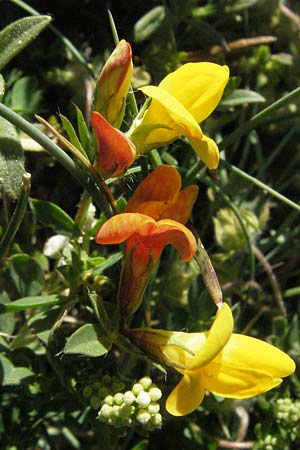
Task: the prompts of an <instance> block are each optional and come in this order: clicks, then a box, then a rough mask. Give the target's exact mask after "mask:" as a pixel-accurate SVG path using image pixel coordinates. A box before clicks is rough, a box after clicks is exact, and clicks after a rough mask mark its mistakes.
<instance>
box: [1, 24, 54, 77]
mask: <svg viewBox="0 0 300 450" xmlns="http://www.w3.org/2000/svg"><path fill="white" fill-rule="evenodd" d="M51 20H52V19H51V17H50V16H35V17H24V18H23V19H20V20H17V21H15V22H13V23H12V24H10V25H8V26H7V27H6V28H4V29H3V30H2V31H1V32H0V70H2V69H3V67H4V66H6V64H7V63H8V62H9V61H10V60H11V59H13V58H14V57H15V56H16V55H17V54H18V53H19V52H20V51H21V50H23V48H24V47H26V45H28V44H29V43H30V42H31V41H32V40H33V39H34V38H36V37H37V36H38V35H39V33H40V32H41V31H43V29H44V28H45V27H46V26H47V25H48V24H49V23H50V22H51Z"/></svg>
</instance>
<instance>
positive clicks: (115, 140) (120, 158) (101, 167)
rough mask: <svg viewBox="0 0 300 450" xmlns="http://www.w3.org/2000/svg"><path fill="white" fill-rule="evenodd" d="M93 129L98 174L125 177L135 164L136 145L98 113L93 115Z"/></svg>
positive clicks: (105, 176) (107, 176) (106, 176)
mask: <svg viewBox="0 0 300 450" xmlns="http://www.w3.org/2000/svg"><path fill="white" fill-rule="evenodd" d="M92 127H93V130H94V133H95V135H96V139H97V143H98V150H97V151H96V161H95V162H96V168H97V170H98V172H99V173H100V174H101V175H102V176H103V177H104V178H109V177H118V176H121V175H123V173H124V172H126V170H127V168H128V167H129V166H131V164H132V163H133V162H134V159H135V153H136V152H135V146H134V144H133V143H132V142H131V141H130V140H129V139H128V138H127V137H126V136H125V134H124V133H122V132H121V131H120V130H117V129H116V128H114V127H113V126H112V125H111V124H110V123H109V122H108V121H107V120H106V119H105V118H104V117H103V116H101V114H99V113H98V112H96V111H94V112H93V113H92Z"/></svg>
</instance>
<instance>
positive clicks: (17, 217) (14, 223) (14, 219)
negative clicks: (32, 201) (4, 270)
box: [0, 172, 31, 260]
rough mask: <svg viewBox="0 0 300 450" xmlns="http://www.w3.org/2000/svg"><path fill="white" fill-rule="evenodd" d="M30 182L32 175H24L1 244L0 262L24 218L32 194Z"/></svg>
mask: <svg viewBox="0 0 300 450" xmlns="http://www.w3.org/2000/svg"><path fill="white" fill-rule="evenodd" d="M30 180H31V175H30V173H27V172H25V173H24V175H23V183H22V190H21V195H20V197H19V200H18V203H17V206H16V208H15V210H14V212H13V214H12V216H11V219H10V221H9V223H8V225H7V228H6V230H5V232H4V234H3V237H2V239H1V242H0V260H1V259H2V258H3V256H5V253H6V251H7V249H8V247H9V245H10V244H11V243H12V241H13V239H14V237H15V235H16V233H17V231H18V229H19V227H20V225H21V223H22V220H23V218H24V215H25V212H26V207H27V203H28V197H29V192H30Z"/></svg>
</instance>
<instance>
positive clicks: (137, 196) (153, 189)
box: [126, 164, 181, 212]
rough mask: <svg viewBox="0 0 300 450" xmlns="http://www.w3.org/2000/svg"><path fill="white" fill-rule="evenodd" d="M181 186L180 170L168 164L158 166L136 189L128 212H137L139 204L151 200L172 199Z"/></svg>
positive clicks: (127, 208) (129, 203)
mask: <svg viewBox="0 0 300 450" xmlns="http://www.w3.org/2000/svg"><path fill="white" fill-rule="evenodd" d="M180 187H181V177H180V174H179V172H178V171H177V170H176V169H175V168H174V167H171V166H169V165H167V164H162V165H161V166H158V167H157V168H156V169H155V170H153V172H151V173H150V174H149V175H148V176H147V177H146V178H145V179H144V180H143V181H142V182H141V183H140V184H139V185H138V187H137V188H136V189H135V191H134V193H133V195H132V196H131V198H130V199H129V201H128V203H127V206H126V212H137V209H138V208H139V205H143V204H144V203H146V202H149V201H168V200H172V199H173V198H174V197H175V195H176V194H177V193H178V192H179V190H180Z"/></svg>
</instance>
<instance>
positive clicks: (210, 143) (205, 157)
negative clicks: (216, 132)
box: [190, 135, 220, 169]
mask: <svg viewBox="0 0 300 450" xmlns="http://www.w3.org/2000/svg"><path fill="white" fill-rule="evenodd" d="M190 143H191V146H192V147H193V149H194V150H195V152H196V153H197V154H198V155H199V156H200V158H201V160H202V161H203V162H204V164H205V165H206V166H207V167H208V168H209V169H216V168H217V167H218V165H219V160H220V156H219V149H218V146H217V144H216V143H215V141H214V140H213V139H211V138H209V137H208V136H205V135H202V139H201V141H199V139H190Z"/></svg>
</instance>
